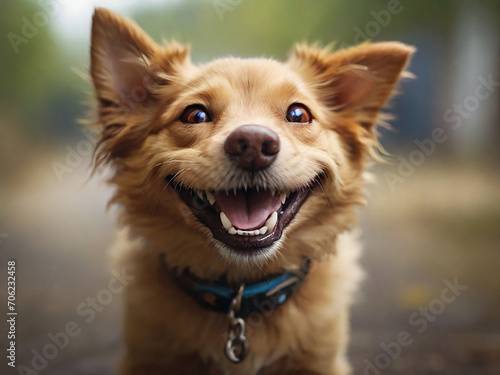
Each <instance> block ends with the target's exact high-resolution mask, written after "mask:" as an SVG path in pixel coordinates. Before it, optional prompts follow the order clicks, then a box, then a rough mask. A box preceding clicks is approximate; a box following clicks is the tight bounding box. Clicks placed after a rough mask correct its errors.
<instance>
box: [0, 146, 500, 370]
mask: <svg viewBox="0 0 500 375" xmlns="http://www.w3.org/2000/svg"><path fill="white" fill-rule="evenodd" d="M59 157H60V156H59V155H56V156H54V157H53V159H55V160H58V159H57V158H59ZM51 161H52V159H51V160H49V161H47V160H45V159H42V160H40V161H39V162H38V163H35V164H34V165H33V166H31V168H30V169H29V171H27V173H26V175H23V176H21V177H20V178H19V179H18V180H17V182H16V184H15V185H10V186H6V187H3V188H2V191H1V193H2V196H3V197H4V199H2V201H1V203H0V234H2V235H1V236H0V241H1V243H0V250H1V251H0V260H1V263H0V264H1V265H2V268H6V262H7V260H9V259H15V260H16V262H17V273H16V277H17V300H16V303H17V305H16V306H17V311H18V316H17V318H16V319H17V323H16V329H17V363H18V365H25V366H27V367H33V363H34V364H35V365H36V366H37V367H38V369H39V370H40V371H36V372H31V373H30V372H18V371H15V370H12V369H11V368H10V367H8V366H7V365H6V364H5V363H2V364H1V365H0V366H1V369H2V370H1V373H2V374H4V373H5V374H17V373H30V374H35V373H40V374H50V375H69V374H74V375H105V374H112V368H113V363H114V361H115V360H116V357H117V355H118V352H119V346H120V311H121V301H120V295H119V294H113V295H111V296H108V297H110V298H109V303H108V304H107V305H106V306H103V307H102V308H100V309H99V311H97V310H95V314H94V316H93V317H92V319H90V318H91V315H90V313H84V310H85V309H84V308H82V303H83V304H84V305H85V303H86V301H87V298H92V297H95V296H96V295H97V294H98V293H99V292H100V291H102V289H103V288H106V285H107V283H108V282H109V280H110V278H111V275H110V266H109V265H108V260H107V250H106V249H107V248H108V246H109V243H110V241H111V238H112V233H113V221H114V219H113V215H114V213H113V211H111V212H109V213H108V214H105V213H104V207H105V204H106V200H107V198H108V197H109V195H110V191H109V189H108V188H107V187H105V186H104V185H103V184H102V183H100V182H99V181H98V180H99V178H94V179H92V180H90V181H89V182H88V183H87V184H85V181H86V178H87V172H86V169H85V167H84V166H82V167H79V168H77V169H76V170H75V171H74V172H72V173H71V174H68V175H65V177H64V180H63V181H62V182H59V181H58V180H57V178H56V177H55V175H54V173H53V171H52V170H51V167H50V162H51ZM33 171H36V172H33ZM28 172H29V173H28ZM378 174H379V182H378V184H377V185H374V186H372V187H370V188H369V192H370V198H369V200H370V202H371V203H370V205H369V206H368V207H366V208H360V222H361V228H362V231H363V235H362V241H363V242H364V247H365V251H364V255H363V258H362V263H363V266H364V268H365V271H366V279H365V281H364V283H363V285H362V288H361V290H360V292H359V295H358V298H357V302H356V304H355V305H354V306H353V314H352V340H351V345H350V349H349V356H350V360H351V363H352V364H353V366H354V374H369V375H374V374H405V375H412V374H419V375H427V374H428V375H431V374H432V375H435V374H450V375H459V374H464V375H465V374H467V375H475V374H478V375H498V374H500V319H499V317H500V231H499V230H498V227H499V224H500V173H498V168H497V169H496V170H492V169H489V168H486V167H479V166H478V165H464V164H460V163H458V162H455V163H449V164H446V163H441V164H437V165H435V164H430V162H429V163H427V164H424V165H423V166H421V167H420V168H419V169H418V170H417V171H416V172H415V173H414V174H413V175H411V176H410V177H408V178H407V179H406V181H404V182H401V183H400V184H398V185H397V186H396V187H395V190H394V191H391V189H389V188H388V186H387V184H386V182H385V180H384V176H383V170H379V173H378ZM1 277H2V279H5V278H6V270H2V271H1ZM2 285H5V284H3V283H2ZM0 298H1V299H2V301H5V300H6V293H5V288H4V287H3V288H2V290H1V291H0ZM2 305H3V306H5V304H4V303H3V302H2ZM101 310H102V311H101ZM68 324H69V328H68ZM4 328H5V326H4ZM68 329H69V331H78V334H77V335H75V337H71V338H70V339H69V340H68V342H64V340H63V341H61V342H60V343H61V344H60V346H61V348H59V349H56V350H57V352H56V353H53V359H50V360H48V361H46V362H45V363H44V362H43V361H42V360H40V358H39V357H38V356H37V353H40V352H41V351H43V350H44V348H45V347H46V346H47V345H48V344H50V343H51V342H52V341H51V337H62V336H61V335H60V333H61V332H63V331H65V330H68ZM2 331H3V328H2ZM58 334H59V336H58ZM5 337H6V334H4V333H3V332H2V339H1V342H2V343H3V344H2V349H4V343H5V342H6V340H5ZM37 358H38V359H37ZM33 360H35V362H33ZM2 361H6V359H5V356H3V359H2ZM5 369H7V370H6V372H4V370H5ZM19 369H20V368H18V370H19Z"/></svg>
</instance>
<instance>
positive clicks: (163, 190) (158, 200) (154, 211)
mask: <svg viewBox="0 0 500 375" xmlns="http://www.w3.org/2000/svg"><path fill="white" fill-rule="evenodd" d="M167 187H168V184H166V185H165V187H164V188H163V189H162V191H161V193H160V196H159V197H158V199H157V200H156V203H155V206H154V208H153V215H152V216H155V213H156V208H157V207H158V203H159V202H160V199H161V196H162V195H163V193H164V192H165V190H167Z"/></svg>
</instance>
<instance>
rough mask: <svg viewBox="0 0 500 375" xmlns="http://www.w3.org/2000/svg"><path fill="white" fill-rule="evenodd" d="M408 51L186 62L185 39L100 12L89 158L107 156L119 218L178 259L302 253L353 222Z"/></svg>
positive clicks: (300, 49) (300, 51) (256, 258)
mask: <svg viewBox="0 0 500 375" xmlns="http://www.w3.org/2000/svg"><path fill="white" fill-rule="evenodd" d="M412 51H413V50H412V49H411V48H410V47H407V46H404V45H402V44H399V43H380V44H364V45H361V46H358V47H353V48H351V49H348V50H343V51H339V52H335V53H331V52H329V51H328V50H320V49H317V48H315V47H308V46H304V45H301V46H297V47H296V48H295V50H294V52H293V53H292V55H291V57H290V58H289V60H288V61H287V62H285V63H281V62H277V61H274V60H269V59H236V58H227V59H221V60H216V61H214V62H212V63H210V64H206V65H201V66H194V65H193V64H191V62H190V61H189V56H188V50H187V49H186V48H185V47H183V46H181V45H178V44H176V43H171V44H169V45H166V46H164V47H160V46H158V45H157V44H155V43H154V42H153V41H152V40H151V39H149V38H148V37H147V36H146V35H145V34H144V32H142V30H140V29H139V28H138V27H137V26H136V25H135V24H133V23H131V22H130V21H127V20H124V19H122V18H120V17H118V16H117V15H115V14H113V13H111V12H109V11H106V10H104V9H98V10H96V13H95V16H94V24H93V32H92V66H91V75H92V79H93V83H94V85H95V88H96V95H97V99H98V102H99V122H98V124H97V125H98V127H99V131H100V134H101V137H100V142H99V146H100V147H99V149H98V154H97V157H98V160H97V162H98V163H102V162H110V163H112V164H113V165H114V167H115V170H116V172H115V175H114V177H113V178H112V182H113V183H114V184H115V185H116V187H117V193H116V195H115V198H114V199H115V201H117V202H118V203H120V204H121V206H122V207H123V210H124V212H123V216H122V218H123V221H124V222H125V224H127V225H129V226H131V227H132V230H133V231H134V232H135V233H138V234H140V235H141V237H143V238H146V239H148V240H150V241H153V242H154V243H156V244H159V243H162V242H163V243H164V246H165V250H166V251H167V252H168V248H169V247H170V248H172V249H175V250H171V252H172V254H170V256H171V259H172V262H173V263H178V264H182V263H186V262H187V263H189V262H190V259H191V260H192V259H194V258H198V259H201V258H202V259H205V260H206V261H211V260H215V261H217V262H222V263H225V264H236V263H239V264H242V263H246V264H260V265H262V264H263V263H265V261H266V260H267V262H272V261H273V262H278V261H281V262H283V261H285V259H287V256H288V257H290V256H294V257H301V256H311V253H310V252H311V251H313V250H311V249H314V251H316V252H317V251H318V246H315V245H313V244H320V243H322V242H325V243H328V241H330V240H331V239H332V238H335V236H336V235H337V234H338V233H339V232H341V231H343V230H345V229H347V228H349V226H350V225H351V224H352V213H351V211H352V208H351V207H352V206H353V205H354V204H356V203H360V202H361V200H362V194H361V191H360V189H361V186H362V173H363V166H364V164H365V160H366V159H367V156H368V154H369V153H370V152H372V151H373V149H374V147H376V146H377V141H376V131H375V125H376V120H377V116H378V111H379V110H380V109H381V107H382V106H383V105H384V104H385V102H386V101H387V99H388V97H389V96H390V94H391V91H392V90H393V88H394V86H395V84H396V83H397V81H398V79H399V76H400V74H401V72H402V71H403V69H404V66H405V65H406V63H407V60H408V58H409V56H410V55H411V53H412ZM291 243H293V244H295V246H289V244H291ZM330 245H331V246H330V247H334V246H333V244H330ZM290 247H291V248H293V250H291V249H289V248H290ZM321 247H322V246H320V248H321ZM323 247H324V246H323ZM298 249H300V250H298ZM329 250H330V249H324V250H321V251H325V252H328V251H329ZM287 251H289V252H290V253H291V252H293V255H292V254H286V252H287ZM176 252H177V253H176ZM207 254H208V255H207ZM221 255H222V259H218V258H221V257H220V256H221ZM272 255H277V256H274V257H272ZM313 255H316V256H317V255H319V254H313ZM211 257H214V258H213V259H212V258H211ZM271 258H273V259H272V260H271ZM280 259H281V260H280ZM242 261H243V262H242Z"/></svg>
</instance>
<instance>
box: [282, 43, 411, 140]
mask: <svg viewBox="0 0 500 375" xmlns="http://www.w3.org/2000/svg"><path fill="white" fill-rule="evenodd" d="M414 51H415V49H414V48H413V47H410V46H407V45H405V44H402V43H397V42H383V43H364V44H361V45H359V46H356V47H351V48H348V49H344V50H339V51H336V52H330V51H329V50H328V49H319V48H316V47H311V46H307V45H298V46H296V47H295V50H294V51H293V53H292V55H291V57H290V59H289V61H288V62H289V64H290V65H291V66H292V68H294V69H295V70H297V71H298V72H299V74H301V76H302V77H304V79H305V80H306V82H309V83H310V84H311V86H312V87H313V88H314V90H315V92H316V94H317V97H318V100H319V101H320V102H322V103H323V104H324V105H325V106H326V107H328V108H329V109H331V110H333V111H336V112H338V113H340V114H345V115H349V116H354V117H355V118H356V120H357V122H358V123H359V124H360V125H362V126H363V127H364V128H365V129H367V130H369V129H370V128H371V127H372V125H373V124H374V123H375V122H376V118H377V115H378V112H379V110H380V109H381V108H383V107H384V105H385V104H386V102H387V100H388V98H389V97H390V95H391V93H392V91H393V90H394V87H395V85H396V83H397V82H398V80H399V78H400V76H401V74H402V73H403V71H404V68H405V66H406V64H407V63H408V60H409V58H410V56H411V55H412V53H413V52H414Z"/></svg>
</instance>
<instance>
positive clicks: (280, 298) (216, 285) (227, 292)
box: [160, 254, 311, 318]
mask: <svg viewBox="0 0 500 375" xmlns="http://www.w3.org/2000/svg"><path fill="white" fill-rule="evenodd" d="M310 264H311V260H310V259H304V261H303V262H302V265H301V267H300V269H299V270H298V271H296V272H288V271H286V272H283V273H281V274H279V275H275V276H272V277H270V278H268V279H266V280H263V281H260V282H258V283H254V284H244V290H243V297H242V300H241V307H240V309H239V311H238V314H237V316H238V317H241V318H247V317H249V316H251V315H253V314H265V313H267V312H269V311H272V310H274V309H275V308H276V307H278V306H279V305H282V304H283V303H285V302H286V301H287V300H288V299H289V298H290V297H291V295H292V294H293V293H294V292H295V291H296V290H297V289H298V288H299V286H300V285H301V284H302V282H303V281H304V279H305V278H306V276H307V274H308V273H309V268H310ZM160 269H161V271H162V273H163V272H166V273H167V274H168V275H169V277H170V278H171V279H172V280H173V281H174V282H175V283H176V284H177V285H178V286H179V288H180V289H182V290H183V291H184V292H185V293H187V294H189V295H190V296H191V297H193V299H194V300H195V301H196V302H197V303H198V304H199V305H200V306H202V307H204V308H206V309H209V310H213V311H216V312H221V313H227V312H228V311H229V306H230V304H231V301H232V299H233V298H234V297H235V296H236V294H237V292H238V286H235V287H233V286H230V285H229V284H228V283H227V282H225V281H224V280H221V281H217V282H207V281H204V280H201V279H199V278H197V277H196V276H195V275H193V274H192V273H191V272H189V271H188V270H185V271H184V272H182V273H181V274H178V273H177V272H176V271H177V270H176V269H169V268H168V267H167V265H166V264H165V255H164V254H161V255H160Z"/></svg>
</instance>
